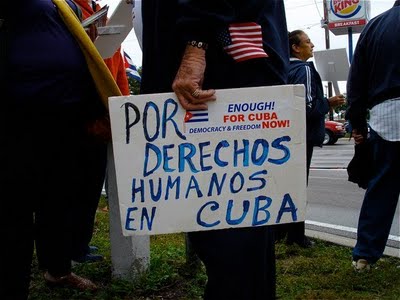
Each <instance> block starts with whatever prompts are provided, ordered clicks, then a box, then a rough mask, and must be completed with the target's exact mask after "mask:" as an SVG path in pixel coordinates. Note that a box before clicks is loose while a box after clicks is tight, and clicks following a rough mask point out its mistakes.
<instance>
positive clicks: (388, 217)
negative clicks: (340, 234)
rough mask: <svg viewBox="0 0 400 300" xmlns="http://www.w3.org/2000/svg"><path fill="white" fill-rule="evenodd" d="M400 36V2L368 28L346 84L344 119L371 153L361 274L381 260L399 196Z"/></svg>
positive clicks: (358, 257)
mask: <svg viewBox="0 0 400 300" xmlns="http://www.w3.org/2000/svg"><path fill="white" fill-rule="evenodd" d="M399 31H400V1H396V2H395V4H394V7H392V8H391V9H389V10H388V11H386V12H384V13H383V14H381V15H379V16H377V17H376V18H374V19H372V20H371V21H370V22H369V23H368V25H367V26H366V27H365V28H364V30H363V32H362V33H361V35H360V38H359V40H358V43H357V47H356V49H355V52H354V57H353V62H352V64H351V68H350V73H349V78H348V81H347V91H348V99H349V107H348V110H347V113H346V117H347V118H348V119H349V121H350V123H351V125H352V127H353V137H354V140H355V142H356V144H360V146H361V145H362V146H364V145H367V147H370V149H371V152H372V156H371V158H370V159H369V160H368V161H365V162H364V163H365V164H366V165H368V168H369V169H370V170H371V178H370V179H369V180H368V184H367V190H366V192H365V196H364V200H363V204H362V207H361V211H360V217H359V221H358V230H357V244H356V246H355V247H354V249H353V266H354V268H355V270H357V271H365V270H369V269H370V267H371V264H374V263H375V262H376V261H378V260H379V259H380V258H381V256H382V255H383V251H384V250H385V246H386V243H387V239H388V236H389V233H390V228H391V226H392V222H393V218H394V215H395V211H396V207H397V203H398V200H399V195H400V185H399V178H400V172H399V170H400V72H399V70H400V60H399V57H398V56H399V53H400V39H399V37H398V32H399ZM368 113H369V116H370V119H369V127H370V130H369V132H368V125H367V115H368ZM366 142H368V144H369V145H368V144H366Z"/></svg>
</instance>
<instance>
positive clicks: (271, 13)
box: [141, 0, 289, 300]
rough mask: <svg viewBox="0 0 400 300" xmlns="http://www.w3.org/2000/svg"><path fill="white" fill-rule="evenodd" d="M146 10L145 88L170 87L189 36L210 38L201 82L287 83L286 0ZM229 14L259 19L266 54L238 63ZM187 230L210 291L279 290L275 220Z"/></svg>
mask: <svg viewBox="0 0 400 300" xmlns="http://www.w3.org/2000/svg"><path fill="white" fill-rule="evenodd" d="M142 13H143V73H142V87H141V90H142V93H159V92H171V91H172V82H173V80H174V77H175V75H176V73H177V70H178V68H179V65H180V61H181V58H182V54H183V51H184V49H185V46H186V42H187V41H190V40H197V41H204V42H208V43H209V48H208V50H207V51H206V63H207V66H206V71H205V76H204V83H203V89H208V88H214V89H224V88H238V87H253V86H268V85H280V84H285V83H286V79H287V67H288V66H287V65H288V61H289V53H288V52H289V51H288V50H289V49H288V46H287V45H288V41H287V29H286V20H285V14H284V5H283V1H276V0H267V1H265V0H264V1H254V0H253V1H233V0H231V1H163V0H149V1H143V3H142ZM182 16H184V17H182ZM232 22H256V23H258V24H259V25H261V26H262V32H263V44H264V49H265V51H266V53H268V55H269V57H268V58H258V59H253V60H247V61H244V62H240V63H235V62H234V60H233V59H232V58H231V57H230V56H229V55H228V54H226V52H224V50H223V48H222V46H221V45H220V44H219V42H218V41H217V39H218V34H219V33H220V32H221V31H223V30H226V29H227V28H228V25H229V24H230V23H232ZM217 101H218V100H217ZM189 238H190V240H191V243H192V245H193V247H194V249H195V251H196V252H197V254H198V255H199V257H200V259H201V260H202V261H203V262H204V264H205V266H206V270H207V275H208V281H207V286H206V289H205V294H204V297H205V299H211V300H213V299H246V300H247V299H251V300H257V299H260V300H261V299H263V300H265V299H274V298H275V253H274V238H273V230H272V228H271V227H268V226H267V227H257V228H254V227H251V228H240V229H225V230H212V231H204V232H193V233H189Z"/></svg>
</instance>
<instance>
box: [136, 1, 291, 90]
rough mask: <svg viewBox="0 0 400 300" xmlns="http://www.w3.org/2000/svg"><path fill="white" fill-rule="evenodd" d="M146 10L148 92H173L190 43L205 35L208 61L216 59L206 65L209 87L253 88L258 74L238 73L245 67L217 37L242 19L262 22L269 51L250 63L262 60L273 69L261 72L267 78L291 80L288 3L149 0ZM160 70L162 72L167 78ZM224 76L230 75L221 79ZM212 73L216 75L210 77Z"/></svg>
mask: <svg viewBox="0 0 400 300" xmlns="http://www.w3.org/2000/svg"><path fill="white" fill-rule="evenodd" d="M143 4H144V2H143ZM210 11H213V12H214V13H209V12H210ZM215 12H216V13H215ZM142 14H143V18H145V19H146V20H144V21H143V70H142V71H143V73H142V86H141V91H142V92H143V93H153V92H170V91H171V90H172V88H171V85H172V82H173V80H174V78H175V75H176V72H177V70H178V68H179V64H180V59H181V57H182V53H183V50H184V49H185V46H186V42H187V41H190V40H198V41H203V40H202V39H204V41H205V42H209V49H208V50H207V54H206V55H207V63H208V61H209V59H213V63H208V65H207V69H206V74H205V82H204V84H203V88H204V89H207V88H210V87H212V88H229V87H238V86H254V85H252V83H251V82H252V81H253V80H254V76H249V74H248V73H242V74H241V73H239V71H240V68H241V66H240V65H238V66H236V65H235V64H234V63H233V60H232V58H230V57H229V56H228V55H227V54H226V53H225V52H224V51H223V49H222V46H221V45H220V43H219V42H218V41H217V40H218V34H219V33H220V32H222V31H223V30H226V29H227V27H228V25H229V24H230V23H232V22H242V21H243V22H250V21H252V22H256V23H258V24H259V25H261V26H262V32H263V33H262V35H263V45H264V49H265V51H266V53H268V55H269V57H268V58H266V59H259V60H255V61H254V62H250V64H263V67H261V68H260V69H265V70H266V72H268V74H261V76H263V77H265V78H268V79H270V78H271V76H272V77H273V78H274V79H275V80H276V82H277V83H278V82H286V80H287V68H288V63H287V62H288V52H289V49H288V45H287V44H285V43H286V42H287V31H286V19H285V11H284V5H283V1H280V0H279V1H275V0H267V1H260V0H251V1H238V0H230V1H202V0H196V1H182V0H179V1H178V0H175V1H157V0H150V1H146V5H143V6H142ZM180 16H185V17H180ZM147 18H149V19H147ZM179 33H180V34H179ZM284 34H285V36H284ZM220 60H222V61H220ZM215 63H216V65H215ZM232 65H233V66H232ZM144 66H146V69H145V68H144ZM221 67H222V68H223V69H220V68H221ZM246 67H247V65H246ZM246 67H244V68H246ZM231 71H233V72H235V76H232V75H231V73H230V72H231ZM159 74H162V76H163V78H162V79H161V78H160V77H159V76H158V75H159ZM223 74H227V75H228V76H229V77H228V78H231V79H230V80H224V79H223V78H220V77H222V76H224V75H223ZM210 75H214V76H213V77H212V78H209V76H210ZM221 75H222V76H221ZM215 80H217V82H215ZM154 81H157V83H155V82H154ZM243 82H244V83H243Z"/></svg>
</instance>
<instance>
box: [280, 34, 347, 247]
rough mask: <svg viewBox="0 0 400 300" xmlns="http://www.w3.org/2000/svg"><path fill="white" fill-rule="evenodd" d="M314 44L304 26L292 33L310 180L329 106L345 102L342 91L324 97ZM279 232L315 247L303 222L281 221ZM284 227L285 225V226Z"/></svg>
mask: <svg viewBox="0 0 400 300" xmlns="http://www.w3.org/2000/svg"><path fill="white" fill-rule="evenodd" d="M313 48H314V44H313V43H312V42H311V40H310V38H309V37H308V35H307V34H306V33H305V32H304V31H302V30H294V31H292V32H290V33H289V50H290V69H289V79H288V83H291V84H304V86H305V88H306V95H305V96H306V99H305V100H306V126H307V182H308V176H309V173H310V165H311V158H312V154H313V148H314V146H319V147H321V146H322V142H323V140H324V136H325V115H326V114H327V113H328V112H329V109H332V108H335V107H337V106H340V105H343V104H344V103H345V98H344V96H343V95H337V96H334V97H330V98H329V99H328V98H325V97H324V92H323V89H322V81H321V77H320V76H319V74H318V72H317V70H316V69H315V67H314V64H313V63H312V62H307V60H308V59H309V58H311V57H313ZM282 226H283V227H281V229H280V233H281V234H283V232H285V229H287V232H288V235H287V243H288V244H293V243H295V244H298V245H299V246H300V247H304V248H307V247H312V242H311V241H310V239H309V238H308V237H306V236H305V232H304V231H305V225H304V222H299V223H295V224H288V225H282ZM284 228H285V229H284Z"/></svg>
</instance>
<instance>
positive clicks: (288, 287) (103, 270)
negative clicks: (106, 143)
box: [30, 199, 400, 300]
mask: <svg viewBox="0 0 400 300" xmlns="http://www.w3.org/2000/svg"><path fill="white" fill-rule="evenodd" d="M104 205H105V202H104V199H103V200H102V201H101V204H100V207H102V206H104ZM92 244H93V245H96V246H98V247H99V248H100V252H101V254H103V255H104V257H105V260H104V261H103V262H100V263H94V264H79V265H76V266H74V272H75V273H77V274H79V275H82V276H85V277H88V278H90V279H92V280H93V281H94V282H95V283H96V284H97V285H99V287H100V288H99V290H98V291H97V292H79V291H75V290H70V289H67V288H49V287H47V286H46V284H45V283H44V281H43V278H42V273H41V272H39V271H38V269H37V265H36V262H35V263H34V266H33V279H32V284H31V296H30V299H37V300H58V299H60V300H61V299H63V300H64V299H79V300H81V299H107V300H112V299H115V300H117V299H118V300H120V299H121V300H122V299H123V300H128V299H129V300H133V299H135V300H136V299H137V300H152V299H174V300H183V299H191V300H192V299H201V295H202V290H203V287H204V285H205V283H206V280H207V277H206V275H205V272H204V268H203V267H202V266H201V265H200V266H197V267H196V266H190V265H188V264H187V263H186V253H185V239H184V235H183V234H170V235H158V236H152V237H151V264H150V269H149V271H148V272H147V273H145V274H143V275H142V276H141V277H140V278H138V279H137V280H136V281H134V282H127V281H124V280H114V279H112V278H111V260H110V244H109V237H108V213H107V212H104V211H102V210H99V211H98V213H97V220H96V229H95V235H94V238H93V243H92ZM276 257H277V294H278V296H279V299H360V300H361V299H363V300H364V299H371V300H372V299H396V300H400V259H397V258H393V257H384V258H383V259H381V260H380V261H379V262H378V263H377V264H376V265H375V266H374V268H373V269H372V270H371V272H369V273H356V272H354V271H353V269H352V268H351V249H350V248H347V247H342V246H337V245H334V244H330V243H327V242H323V241H319V240H317V241H316V244H315V247H313V248H311V249H302V248H299V247H297V246H295V245H294V246H287V245H285V244H284V243H277V244H276ZM249 300H250V299H249Z"/></svg>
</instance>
